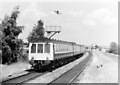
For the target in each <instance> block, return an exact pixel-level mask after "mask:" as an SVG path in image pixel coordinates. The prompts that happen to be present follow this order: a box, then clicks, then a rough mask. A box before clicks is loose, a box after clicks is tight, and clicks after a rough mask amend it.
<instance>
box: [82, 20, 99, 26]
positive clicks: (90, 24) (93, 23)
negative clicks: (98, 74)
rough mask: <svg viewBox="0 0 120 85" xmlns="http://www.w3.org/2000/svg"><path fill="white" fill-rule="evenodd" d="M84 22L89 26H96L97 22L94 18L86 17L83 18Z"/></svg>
mask: <svg viewBox="0 0 120 85" xmlns="http://www.w3.org/2000/svg"><path fill="white" fill-rule="evenodd" d="M83 24H84V25H87V26H95V25H96V24H97V23H96V22H95V21H94V20H92V19H85V20H83Z"/></svg>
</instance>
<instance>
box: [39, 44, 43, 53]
mask: <svg viewBox="0 0 120 85" xmlns="http://www.w3.org/2000/svg"><path fill="white" fill-rule="evenodd" d="M38 53H43V44H38Z"/></svg>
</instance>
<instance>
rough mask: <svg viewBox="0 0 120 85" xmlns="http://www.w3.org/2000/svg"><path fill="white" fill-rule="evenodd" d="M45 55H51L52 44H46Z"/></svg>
mask: <svg viewBox="0 0 120 85" xmlns="http://www.w3.org/2000/svg"><path fill="white" fill-rule="evenodd" d="M45 53H50V44H45Z"/></svg>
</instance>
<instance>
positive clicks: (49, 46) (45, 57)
mask: <svg viewBox="0 0 120 85" xmlns="http://www.w3.org/2000/svg"><path fill="white" fill-rule="evenodd" d="M84 52H85V46H83V45H78V44H76V43H73V42H66V41H60V40H53V39H41V40H39V41H32V42H30V43H29V60H30V61H34V63H35V62H36V63H37V64H38V65H40V66H44V65H47V64H49V63H51V62H52V61H56V60H60V59H65V58H67V57H70V56H74V55H78V54H80V53H84Z"/></svg>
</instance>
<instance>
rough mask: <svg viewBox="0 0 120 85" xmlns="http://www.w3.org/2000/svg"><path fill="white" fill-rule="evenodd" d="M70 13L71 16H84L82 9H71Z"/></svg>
mask: <svg viewBox="0 0 120 85" xmlns="http://www.w3.org/2000/svg"><path fill="white" fill-rule="evenodd" d="M68 14H69V15H71V16H77V17H78V16H82V15H83V14H84V13H83V12H82V11H73V10H71V11H69V12H68Z"/></svg>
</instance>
